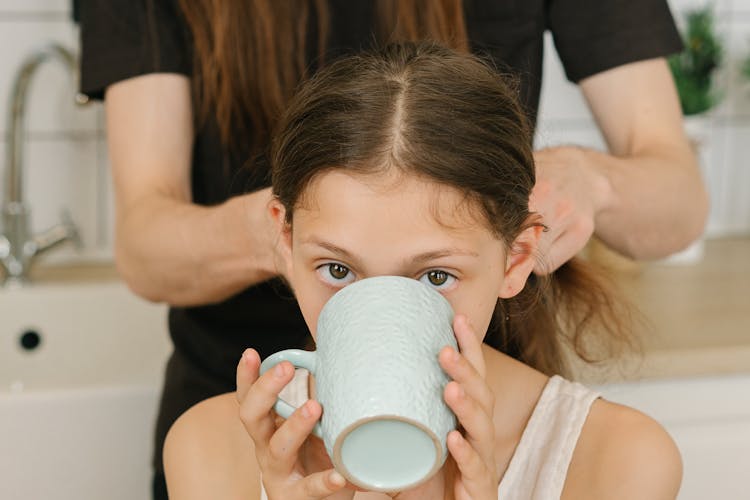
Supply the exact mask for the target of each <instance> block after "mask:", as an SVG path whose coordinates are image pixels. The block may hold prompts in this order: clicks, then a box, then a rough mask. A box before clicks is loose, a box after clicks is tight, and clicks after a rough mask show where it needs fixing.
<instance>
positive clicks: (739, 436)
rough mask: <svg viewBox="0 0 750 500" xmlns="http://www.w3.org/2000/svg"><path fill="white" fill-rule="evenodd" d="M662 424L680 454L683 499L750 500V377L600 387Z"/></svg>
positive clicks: (614, 399)
mask: <svg viewBox="0 0 750 500" xmlns="http://www.w3.org/2000/svg"><path fill="white" fill-rule="evenodd" d="M597 389H599V390H600V391H601V392H602V394H603V395H604V397H605V398H607V399H609V400H610V401H615V402H618V403H622V404H626V405H628V406H631V407H633V408H637V409H638V410H640V411H642V412H644V413H646V414H648V415H650V416H651V417H653V418H655V419H656V420H657V421H659V422H660V423H661V424H662V425H664V427H665V428H666V429H667V431H668V432H669V433H670V434H671V435H672V437H673V439H674V440H675V442H676V443H677V445H678V446H679V448H680V451H681V453H682V459H683V463H684V475H683V481H682V489H681V491H680V496H679V500H706V499H721V500H749V499H750V486H749V484H750V483H749V482H748V481H749V480H750V374H747V375H735V376H722V377H706V378H696V379H673V380H658V381H656V380H655V381H642V382H628V383H622V384H610V385H604V386H599V387H597Z"/></svg>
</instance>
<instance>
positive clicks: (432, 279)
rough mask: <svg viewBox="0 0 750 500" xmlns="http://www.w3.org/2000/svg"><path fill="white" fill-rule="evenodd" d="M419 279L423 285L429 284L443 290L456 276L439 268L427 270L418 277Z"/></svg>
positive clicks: (453, 281)
mask: <svg viewBox="0 0 750 500" xmlns="http://www.w3.org/2000/svg"><path fill="white" fill-rule="evenodd" d="M419 281H421V282H422V283H424V284H425V285H430V286H432V287H434V288H436V289H438V290H445V289H446V288H449V287H450V286H451V285H452V284H453V283H455V281H456V277H455V276H453V275H452V274H449V273H446V272H445V271H441V270H439V269H433V270H432V271H427V272H426V273H424V274H423V275H422V276H421V277H420V278H419Z"/></svg>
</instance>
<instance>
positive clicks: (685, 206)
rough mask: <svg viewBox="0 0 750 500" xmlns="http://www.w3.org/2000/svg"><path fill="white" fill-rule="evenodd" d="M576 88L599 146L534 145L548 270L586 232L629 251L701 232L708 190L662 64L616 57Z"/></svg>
mask: <svg viewBox="0 0 750 500" xmlns="http://www.w3.org/2000/svg"><path fill="white" fill-rule="evenodd" d="M580 86H581V89H582V91H583V94H584V96H585V97H586V100H587V102H588V104H589V107H590V108H591V110H592V113H593V114H594V117H595V119H596V121H597V124H598V125H599V128H600V129H601V131H602V133H603V134H604V137H605V139H606V141H607V144H608V146H609V153H602V152H598V151H594V150H591V149H586V148H578V147H557V148H550V149H546V150H542V151H538V152H537V153H536V155H535V159H536V161H537V176H538V184H537V186H536V187H535V190H534V196H533V199H534V201H535V203H536V208H537V210H539V211H541V212H542V214H543V215H544V216H545V223H546V224H547V225H548V226H551V231H550V232H549V233H547V234H545V235H544V237H543V240H546V241H543V243H542V252H543V255H544V254H546V255H548V256H549V260H550V261H551V267H552V268H553V269H554V268H557V267H559V265H560V264H562V263H563V262H565V261H566V260H568V259H569V258H570V257H572V256H573V255H575V254H576V253H577V252H578V251H579V250H580V249H581V248H583V246H584V245H585V243H586V241H587V240H588V238H589V237H590V236H591V234H592V232H593V233H595V234H596V235H597V236H598V237H599V238H600V239H602V240H603V241H604V242H605V243H606V244H607V245H609V246H610V247H611V248H613V249H615V250H617V251H618V252H620V253H622V254H624V255H626V256H629V257H632V258H636V259H652V258H660V257H664V256H666V255H669V254H670V253H673V252H676V251H678V250H680V249H682V248H684V247H686V246H687V245H688V244H689V243H690V242H692V241H693V240H695V239H696V238H697V237H698V236H700V234H701V232H702V231H703V228H704V225H705V221H706V217H707V214H708V197H707V194H706V190H705V187H704V185H703V182H702V180H701V175H700V171H699V169H698V164H697V162H696V158H695V155H694V154H693V151H692V149H691V146H690V143H689V141H688V139H687V137H686V136H685V133H684V130H683V125H682V112H681V110H680V104H679V100H678V97H677V93H676V90H675V87H674V83H673V80H672V76H671V74H670V72H669V68H668V67H667V64H666V62H665V61H664V59H651V60H647V61H640V62H636V63H631V64H626V65H624V66H620V67H617V68H614V69H611V70H608V71H604V72H602V73H599V74H597V75H594V76H591V77H589V78H586V79H584V80H583V81H581V82H580ZM538 271H539V270H537V272H538Z"/></svg>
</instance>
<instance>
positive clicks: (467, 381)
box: [438, 347, 495, 415]
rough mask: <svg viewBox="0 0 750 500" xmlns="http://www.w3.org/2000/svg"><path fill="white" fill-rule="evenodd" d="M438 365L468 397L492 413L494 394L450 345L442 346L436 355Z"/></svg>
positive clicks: (474, 369) (471, 366)
mask: <svg viewBox="0 0 750 500" xmlns="http://www.w3.org/2000/svg"><path fill="white" fill-rule="evenodd" d="M438 360H439V361H440V366H441V367H442V368H443V370H445V373H447V374H448V376H449V377H451V378H452V379H453V380H455V381H456V382H458V383H459V384H460V385H461V387H462V388H463V390H464V391H466V394H468V395H469V397H471V398H473V399H474V400H475V401H477V402H478V403H479V404H480V405H481V406H482V408H483V409H484V411H485V413H487V414H488V415H492V414H493V412H494V408H495V395H494V394H493V393H492V391H491V390H490V388H489V387H487V383H486V382H485V380H484V378H483V377H481V376H480V375H479V372H478V371H477V370H476V368H474V366H473V365H472V364H471V363H469V361H468V360H467V359H466V358H465V357H464V356H462V355H461V353H459V352H457V351H456V350H455V349H453V348H452V347H444V348H443V349H442V350H441V351H440V355H439V356H438Z"/></svg>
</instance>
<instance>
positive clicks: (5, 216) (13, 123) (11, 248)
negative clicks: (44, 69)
mask: <svg viewBox="0 0 750 500" xmlns="http://www.w3.org/2000/svg"><path fill="white" fill-rule="evenodd" d="M49 59H55V60H58V61H61V62H62V63H63V64H64V65H65V67H66V68H67V69H68V70H69V71H70V72H71V73H73V74H76V73H77V72H78V63H77V60H76V57H75V56H74V55H73V53H72V52H71V51H69V50H68V49H66V48H65V47H62V46H61V45H58V44H50V45H47V46H45V47H43V48H42V49H40V50H38V51H36V52H34V53H32V54H30V55H29V56H27V57H26V59H24V61H23V62H22V63H21V67H20V68H19V69H18V71H17V72H16V75H15V78H14V80H13V86H12V91H11V96H10V103H9V104H10V105H9V107H8V118H7V129H8V145H7V148H6V163H5V189H4V192H3V200H2V205H1V206H0V223H2V225H1V226H0V236H1V237H0V267H1V268H4V270H5V279H6V280H7V279H11V278H12V279H13V280H15V281H23V280H24V279H25V278H26V276H27V273H28V267H29V265H30V264H31V260H32V258H33V257H34V256H36V255H38V254H39V253H41V252H43V251H45V250H47V249H49V248H52V247H54V246H57V245H59V244H60V243H62V242H64V241H66V240H69V239H77V238H78V231H77V230H76V229H75V226H74V225H73V223H72V221H70V220H69V217H68V218H67V220H64V221H63V222H62V223H61V224H59V225H57V226H55V227H53V228H51V229H49V230H47V231H45V232H43V233H42V234H40V235H37V236H31V234H30V229H29V212H30V209H29V208H28V206H27V205H26V204H25V203H24V201H23V145H24V143H25V139H26V137H25V135H26V132H25V122H26V103H27V100H28V99H27V95H28V89H29V86H30V83H31V80H32V77H33V75H34V74H35V73H36V70H37V68H38V67H39V66H40V65H41V64H42V63H44V62H45V61H47V60H49ZM76 102H78V103H79V104H84V103H85V102H86V99H85V96H83V97H82V96H80V95H79V96H77V98H76ZM1 282H2V279H1V278H0V283H1Z"/></svg>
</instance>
